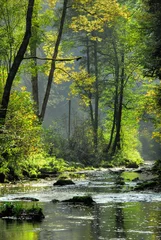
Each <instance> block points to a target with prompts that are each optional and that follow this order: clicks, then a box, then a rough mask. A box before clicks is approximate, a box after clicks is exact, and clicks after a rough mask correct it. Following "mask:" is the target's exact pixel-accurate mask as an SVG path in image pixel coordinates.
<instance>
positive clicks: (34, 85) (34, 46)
mask: <svg viewBox="0 0 161 240" xmlns="http://www.w3.org/2000/svg"><path fill="white" fill-rule="evenodd" d="M32 35H33V38H31V41H30V53H31V56H34V58H33V59H32V61H33V66H34V72H32V73H31V85H32V96H33V100H34V104H35V113H36V115H37V116H38V115H39V88H38V71H37V58H36V57H37V56H36V55H37V27H36V26H33V27H32Z"/></svg>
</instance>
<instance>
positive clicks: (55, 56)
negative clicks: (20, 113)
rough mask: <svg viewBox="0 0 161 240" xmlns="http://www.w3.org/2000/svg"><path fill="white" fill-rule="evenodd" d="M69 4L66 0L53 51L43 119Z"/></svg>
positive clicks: (41, 114)
mask: <svg viewBox="0 0 161 240" xmlns="http://www.w3.org/2000/svg"><path fill="white" fill-rule="evenodd" d="M67 4H68V0H64V3H63V11H62V16H61V21H60V27H59V32H58V36H57V40H56V44H55V48H54V52H53V55H52V58H53V59H54V60H53V61H52V62H51V67H50V73H49V76H48V83H47V87H46V92H45V96H44V100H43V103H42V108H41V113H40V115H39V118H40V120H41V121H43V119H44V116H45V112H46V108H47V103H48V100H49V95H50V91H51V86H52V81H53V77H54V72H55V60H56V58H57V55H58V50H59V45H60V42H61V37H62V33H63V27H64V23H65V17H66V12H67Z"/></svg>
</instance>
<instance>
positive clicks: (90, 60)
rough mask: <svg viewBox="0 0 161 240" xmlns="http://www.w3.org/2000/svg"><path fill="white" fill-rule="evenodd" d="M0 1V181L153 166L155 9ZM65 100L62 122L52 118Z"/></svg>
mask: <svg viewBox="0 0 161 240" xmlns="http://www.w3.org/2000/svg"><path fill="white" fill-rule="evenodd" d="M0 5H1V9H0V11H1V12H0V76H1V80H0V101H1V102H0V181H1V182H3V181H5V180H7V179H8V180H14V179H20V178H23V177H35V176H38V175H39V174H40V173H42V172H43V170H46V171H47V170H48V171H63V170H65V169H69V168H70V169H72V168H74V167H89V166H91V167H109V166H126V167H137V166H139V165H140V164H142V163H143V162H144V160H156V166H157V170H159V169H161V167H160V163H161V159H160V153H161V85H160V80H161V31H160V28H161V3H160V2H159V1H158V0H153V1H152V0H135V1H134V0H125V1H122V0H118V1H116V0H46V1H43V0H28V1H27V0H21V1H19V0H14V1H13V0H0ZM63 101H64V102H65V103H66V115H67V116H66V117H65V118H64V117H63V114H62V115H61V114H58V115H57V114H55V115H54V114H53V115H52V114H51V113H52V112H54V109H55V108H57V111H58V112H59V110H60V109H59V106H60V105H59V104H60V103H62V102H63ZM72 104H74V106H75V107H74V110H73V109H72V106H73V105H72ZM71 111H73V113H75V114H73V115H74V116H73V115H72V114H71Z"/></svg>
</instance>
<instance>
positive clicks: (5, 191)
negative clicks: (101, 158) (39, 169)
mask: <svg viewBox="0 0 161 240" xmlns="http://www.w3.org/2000/svg"><path fill="white" fill-rule="evenodd" d="M78 174H79V176H80V175H83V174H84V175H86V178H85V179H83V180H82V179H79V180H75V185H71V186H64V187H56V186H53V183H54V182H55V181H56V179H49V180H40V181H38V182H37V181H35V182H34V181H33V182H30V183H21V184H20V183H19V184H7V185H6V186H5V187H4V185H0V202H1V204H3V202H5V201H9V202H10V201H15V200H14V198H15V197H16V198H17V197H24V196H26V197H34V198H38V199H39V203H38V204H39V205H40V206H41V207H42V208H43V212H44V215H45V219H44V220H42V222H39V223H35V222H27V221H23V222H22V221H15V220H2V219H0V240H116V239H120V240H123V239H128V240H130V239H132V240H159V239H161V193H154V192H150V191H147V192H135V191H132V188H133V187H134V186H135V185H136V184H137V182H138V181H140V180H142V179H145V178H146V179H148V178H149V173H148V172H147V173H144V174H143V173H138V172H134V171H132V170H128V171H123V172H122V171H120V172H118V171H112V170H98V171H87V172H80V173H78ZM120 179H121V180H122V179H124V183H125V184H123V183H121V181H120ZM78 195H81V196H82V195H91V196H92V198H93V200H94V201H95V202H96V203H95V204H94V206H92V207H89V206H83V205H72V204H69V203H65V202H61V200H65V199H69V198H71V197H73V196H78ZM53 199H57V200H59V202H57V203H53V202H52V200H53ZM25 204H33V203H25ZM35 204H36V203H35Z"/></svg>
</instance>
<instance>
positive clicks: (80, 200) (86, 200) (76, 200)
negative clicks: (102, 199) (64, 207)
mask: <svg viewBox="0 0 161 240" xmlns="http://www.w3.org/2000/svg"><path fill="white" fill-rule="evenodd" d="M63 202H68V203H73V204H84V205H87V206H93V204H94V203H95V201H93V199H92V197H91V196H75V197H73V198H71V199H67V200H64V201H63Z"/></svg>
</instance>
